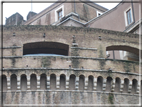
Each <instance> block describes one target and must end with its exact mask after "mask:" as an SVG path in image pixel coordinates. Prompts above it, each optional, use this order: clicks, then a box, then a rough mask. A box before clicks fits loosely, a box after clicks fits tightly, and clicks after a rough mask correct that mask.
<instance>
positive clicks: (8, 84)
mask: <svg viewBox="0 0 142 107" xmlns="http://www.w3.org/2000/svg"><path fill="white" fill-rule="evenodd" d="M10 89H11V86H10V77H7V90H10Z"/></svg>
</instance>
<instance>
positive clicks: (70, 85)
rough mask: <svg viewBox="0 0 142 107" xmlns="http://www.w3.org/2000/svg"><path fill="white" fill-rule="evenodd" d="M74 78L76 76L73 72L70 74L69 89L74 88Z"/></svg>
mask: <svg viewBox="0 0 142 107" xmlns="http://www.w3.org/2000/svg"><path fill="white" fill-rule="evenodd" d="M75 79H76V76H75V75H74V74H72V75H70V80H69V90H75Z"/></svg>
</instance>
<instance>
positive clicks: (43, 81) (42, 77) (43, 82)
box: [40, 73, 47, 90]
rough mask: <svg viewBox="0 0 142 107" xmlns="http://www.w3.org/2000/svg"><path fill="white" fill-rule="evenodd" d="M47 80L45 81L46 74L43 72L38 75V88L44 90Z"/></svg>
mask: <svg viewBox="0 0 142 107" xmlns="http://www.w3.org/2000/svg"><path fill="white" fill-rule="evenodd" d="M46 87H47V81H46V74H45V73H43V74H41V75H40V89H42V90H46Z"/></svg>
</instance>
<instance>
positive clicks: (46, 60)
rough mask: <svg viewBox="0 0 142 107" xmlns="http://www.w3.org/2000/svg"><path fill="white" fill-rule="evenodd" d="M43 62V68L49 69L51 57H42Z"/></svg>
mask: <svg viewBox="0 0 142 107" xmlns="http://www.w3.org/2000/svg"><path fill="white" fill-rule="evenodd" d="M41 62H42V65H41V66H42V67H47V68H49V67H50V65H51V57H42V59H41Z"/></svg>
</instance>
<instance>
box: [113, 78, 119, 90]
mask: <svg viewBox="0 0 142 107" xmlns="http://www.w3.org/2000/svg"><path fill="white" fill-rule="evenodd" d="M114 91H115V92H120V78H118V77H117V78H116V79H115V89H114Z"/></svg>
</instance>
